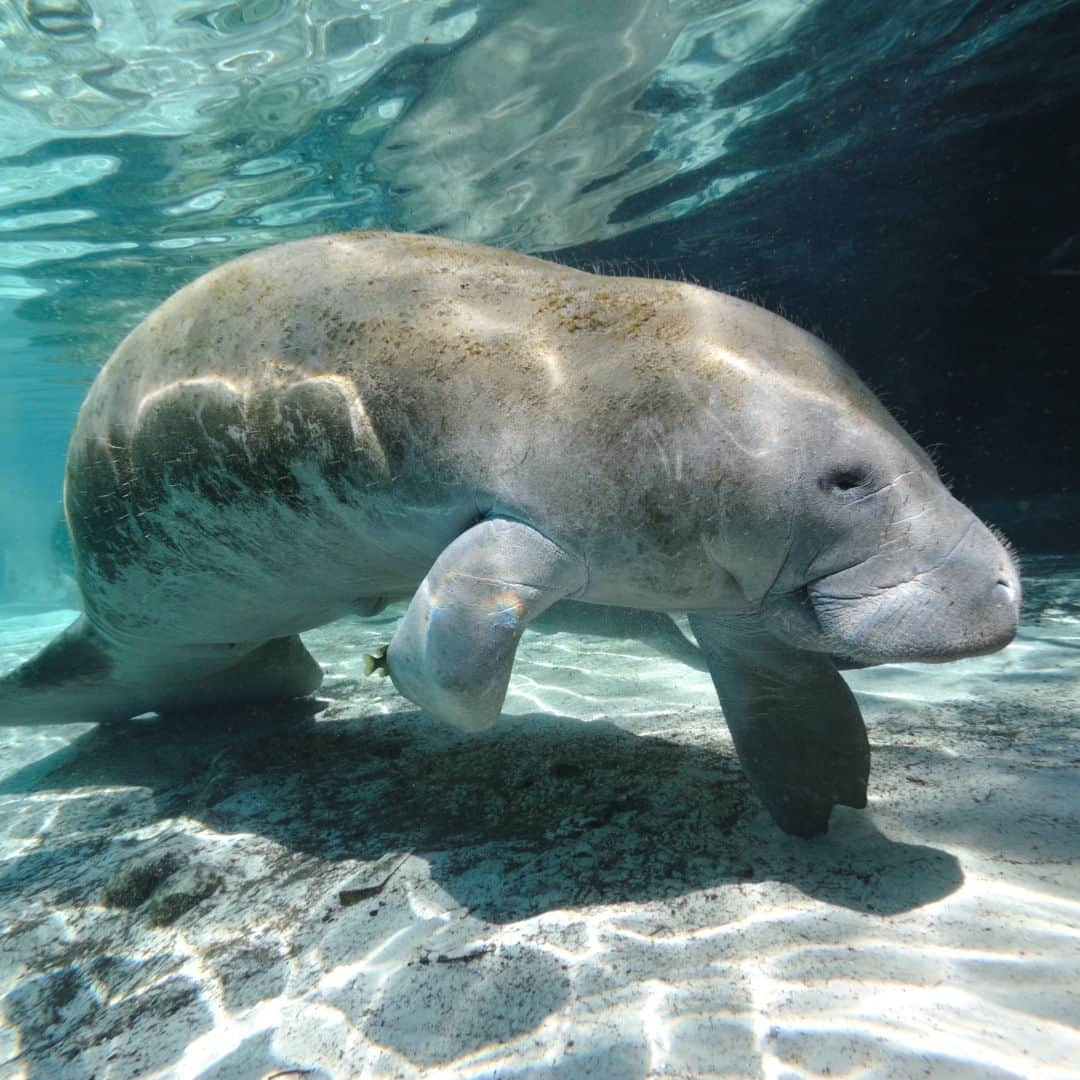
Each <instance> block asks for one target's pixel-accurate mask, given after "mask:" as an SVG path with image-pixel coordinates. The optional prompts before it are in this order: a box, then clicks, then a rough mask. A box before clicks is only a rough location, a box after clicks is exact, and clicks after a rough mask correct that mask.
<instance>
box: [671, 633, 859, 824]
mask: <svg viewBox="0 0 1080 1080" xmlns="http://www.w3.org/2000/svg"><path fill="white" fill-rule="evenodd" d="M690 626H691V628H692V629H693V631H694V635H695V636H696V637H697V639H698V642H699V644H700V645H701V648H702V650H703V651H704V653H705V658H706V660H707V661H708V664H709V673H710V674H711V675H712V679H713V684H714V685H715V686H716V692H717V694H718V695H719V697H720V704H721V706H723V709H724V718H725V719H726V720H727V725H728V727H729V728H730V730H731V737H732V739H733V740H734V742H735V749H736V750H737V751H738V754H739V761H740V762H741V763H742V767H743V769H744V770H745V772H746V775H747V777H748V778H749V780H750V784H751V786H752V787H753V789H754V791H755V793H756V794H757V795H758V797H759V798H760V799H761V801H762V802H763V803H764V804H765V806H766V807H767V809H768V811H769V813H770V814H771V815H772V817H773V820H775V821H776V823H777V825H779V826H780V828H781V829H783V830H784V832H787V833H792V834H794V835H796V836H814V835H816V834H817V833H822V832H824V831H825V830H826V829H827V828H828V825H829V815H830V814H831V813H832V808H833V806H835V805H836V804H838V803H840V804H843V805H845V806H853V807H856V808H857V809H861V808H862V807H864V806H865V805H866V783H867V779H868V777H869V774H870V744H869V742H868V741H867V738H866V728H865V726H864V725H863V719H862V714H861V713H860V712H859V706H858V705H857V704H856V701H855V697H854V695H853V694H852V693H851V691H850V690H849V689H848V686H847V684H846V683H845V682H844V680H843V679H842V678H841V677H840V674H839V672H838V671H837V670H836V665H835V664H834V663H833V661H832V658H831V657H829V656H826V655H825V654H824V653H813V652H807V651H804V650H801V649H795V648H793V647H791V646H790V645H786V644H784V643H783V642H782V641H780V640H778V639H777V638H775V637H773V636H772V635H771V634H770V633H768V632H767V631H766V630H765V629H764V628H763V627H762V625H761V623H760V621H759V620H758V619H757V618H756V617H755V616H752V615H750V616H745V615H739V616H719V615H713V614H693V615H691V616H690Z"/></svg>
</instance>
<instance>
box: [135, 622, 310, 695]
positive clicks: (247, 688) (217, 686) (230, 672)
mask: <svg viewBox="0 0 1080 1080" xmlns="http://www.w3.org/2000/svg"><path fill="white" fill-rule="evenodd" d="M163 681H164V683H165V685H163V686H162V689H161V691H160V693H159V695H158V697H159V700H158V704H157V705H156V706H154V708H155V711H163V710H166V709H171V708H187V707H190V706H194V705H232V704H235V705H248V704H258V703H260V702H269V701H288V700H289V699H291V698H298V697H306V696H307V695H308V694H311V693H314V691H316V690H318V688H319V687H320V686H321V685H322V681H323V670H322V668H321V667H320V666H319V664H318V662H317V661H316V660H315V658H314V657H313V656H312V655H311V653H309V652H308V651H307V649H306V648H304V643H303V642H302V641H301V640H300V638H299V637H297V636H295V635H294V636H292V637H280V638H273V639H272V640H270V641H267V642H264V643H263V644H262V645H259V646H258V647H257V648H254V649H252V650H251V651H250V652H245V653H243V655H242V656H241V657H240V658H239V659H238V660H236V662H235V663H232V664H229V665H228V666H227V667H221V668H220V669H218V670H215V671H214V672H213V673H212V674H201V673H199V672H198V671H197V670H194V671H192V674H191V676H190V678H181V679H177V680H168V679H167V680H163Z"/></svg>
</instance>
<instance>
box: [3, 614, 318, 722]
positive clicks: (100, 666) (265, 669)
mask: <svg viewBox="0 0 1080 1080" xmlns="http://www.w3.org/2000/svg"><path fill="white" fill-rule="evenodd" d="M321 682H322V669H321V668H320V667H319V665H318V664H317V663H316V662H315V661H314V660H313V659H312V657H311V655H310V654H309V653H308V651H307V649H305V648H304V646H303V644H302V643H301V641H300V639H299V638H298V637H290V638H277V639H275V640H273V641H268V642H265V643H264V644H261V645H259V646H257V647H256V648H254V649H247V650H241V651H239V654H238V655H237V656H236V657H235V658H234V657H233V655H232V653H231V651H230V650H229V649H228V647H227V646H210V647H196V648H194V649H191V650H185V649H184V648H182V647H181V648H178V649H176V650H175V651H170V652H166V653H165V654H158V655H154V654H152V653H151V652H150V650H149V648H148V647H146V646H144V647H143V649H142V650H140V651H134V652H131V653H129V654H128V655H123V654H121V653H119V652H118V651H117V649H116V648H115V647H114V646H113V645H112V644H110V643H109V642H108V641H107V640H106V639H105V638H103V637H102V636H101V634H99V633H98V631H97V630H95V629H94V627H93V626H92V625H91V624H90V623H89V621H88V620H87V619H86V617H85V616H80V617H79V618H78V619H76V620H75V622H73V623H72V624H71V625H70V626H69V627H68V628H67V629H66V630H64V631H63V632H62V633H61V634H59V635H58V636H57V637H55V638H54V639H53V640H52V641H51V642H49V644H48V645H46V646H45V648H44V649H42V650H41V652H39V653H38V654H37V655H36V656H34V657H32V658H31V659H30V660H28V661H27V662H26V663H25V664H23V665H22V666H21V667H18V668H16V669H15V670H14V671H12V672H10V673H9V674H7V675H5V676H4V677H3V678H0V727H21V726H24V725H31V724H73V723H86V722H103V721H109V720H125V719H127V718H128V717H131V716H136V715H138V714H139V713H142V712H150V711H162V710H165V709H170V708H177V707H184V706H189V705H208V704H229V703H242V702H257V701H279V700H282V699H286V698H293V697H301V696H303V695H305V694H309V693H311V692H312V691H313V690H315V689H317V688H318V686H319V685H320V683H321Z"/></svg>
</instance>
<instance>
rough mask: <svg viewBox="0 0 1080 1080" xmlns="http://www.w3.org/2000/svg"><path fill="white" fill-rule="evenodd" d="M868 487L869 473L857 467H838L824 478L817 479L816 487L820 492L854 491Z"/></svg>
mask: <svg viewBox="0 0 1080 1080" xmlns="http://www.w3.org/2000/svg"><path fill="white" fill-rule="evenodd" d="M869 485H870V472H869V470H868V469H863V468H860V467H859V466H858V465H838V466H837V467H836V468H834V469H830V470H829V471H828V472H827V473H825V475H824V476H819V477H818V487H819V488H821V490H822V491H838V492H845V491H855V490H856V489H857V488H865V487H869Z"/></svg>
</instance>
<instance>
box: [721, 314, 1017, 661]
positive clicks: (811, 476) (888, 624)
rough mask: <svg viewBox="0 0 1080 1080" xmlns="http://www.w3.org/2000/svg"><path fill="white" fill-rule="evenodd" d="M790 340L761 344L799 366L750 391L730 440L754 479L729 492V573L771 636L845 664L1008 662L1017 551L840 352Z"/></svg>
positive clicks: (790, 334)
mask: <svg viewBox="0 0 1080 1080" xmlns="http://www.w3.org/2000/svg"><path fill="white" fill-rule="evenodd" d="M763 317H764V316H762V318H763ZM777 321H778V322H782V320H777ZM784 326H785V327H786V328H787V329H781V330H777V329H776V327H775V326H773V327H771V328H770V337H769V338H768V339H767V340H765V341H764V342H758V345H759V347H760V348H761V349H762V351H763V352H764V351H765V346H767V345H769V344H771V343H772V342H773V341H775V340H780V341H781V343H782V344H783V345H784V346H785V348H786V356H787V359H786V361H785V363H784V365H780V364H777V363H773V364H772V367H771V370H770V369H766V371H765V372H764V373H763V375H762V376H761V377H759V378H758V379H755V380H754V385H755V387H757V386H761V387H764V388H765V389H764V390H763V391H762V394H763V395H764V396H762V397H761V398H760V399H759V400H757V401H756V402H754V406H753V408H751V409H748V410H746V414H747V415H749V416H751V417H753V418H754V424H755V425H756V426H743V427H742V428H741V429H739V430H735V429H734V428H731V427H730V425H725V429H726V431H727V434H728V438H729V445H728V448H727V450H726V453H727V454H728V455H733V456H735V457H737V458H738V460H739V463H740V464H739V468H740V469H742V470H743V471H744V473H746V472H747V471H748V477H747V480H748V482H746V483H743V484H742V485H741V487H739V488H735V487H731V488H730V489H729V490H730V491H731V492H733V497H732V504H733V505H737V506H738V507H739V510H738V512H737V513H735V514H734V515H732V516H731V517H730V518H729V519H728V520H726V521H723V522H722V529H721V532H722V534H723V535H722V536H721V538H720V543H721V544H723V545H724V547H725V548H726V549H729V550H734V551H736V557H735V558H734V559H731V560H730V561H729V563H728V565H727V567H726V569H727V570H729V572H730V573H731V575H732V576H733V577H734V578H735V579H736V580H737V581H738V582H739V584H740V586H741V588H742V591H743V593H744V594H745V596H746V597H747V599H748V600H749V601H750V602H751V603H752V604H753V605H755V606H756V607H758V608H759V610H760V611H761V612H762V614H763V616H764V619H765V622H766V624H767V625H768V627H769V629H770V631H771V632H772V633H773V634H775V635H776V636H777V637H779V638H781V639H783V640H785V641H788V642H789V643H790V644H793V645H795V646H797V647H800V648H806V649H811V650H813V651H818V652H828V653H831V654H833V655H834V656H837V657H838V658H841V659H842V660H844V661H846V662H847V663H848V664H854V665H856V666H862V665H869V664H881V663H895V662H903V661H927V662H938V661H946V660H956V659H959V658H961V657H966V656H978V655H982V654H984V653H991V652H995V651H996V650H998V649H1001V648H1004V646H1006V645H1008V644H1009V642H1010V641H1012V640H1013V638H1014V637H1015V635H1016V631H1017V624H1018V619H1019V612H1020V579H1019V573H1018V570H1017V566H1016V563H1015V561H1014V559H1013V557H1012V554H1011V553H1010V551H1009V549H1008V547H1007V545H1006V543H1005V542H1004V541H1003V540H1002V539H1001V538H1000V537H999V536H998V535H997V534H996V533H995V532H994V531H993V530H992V529H990V528H989V527H988V526H986V525H984V524H983V523H982V522H981V521H980V520H979V519H978V518H977V517H976V516H975V515H974V514H973V513H972V512H971V511H970V510H969V509H967V507H965V506H964V505H962V504H961V503H960V502H958V501H957V500H956V499H955V498H953V496H952V495H951V494H950V493H949V491H948V490H947V488H946V487H945V485H944V483H943V482H942V481H941V479H940V477H939V476H938V473H937V470H936V468H935V467H934V465H933V463H932V462H931V460H930V459H929V458H928V457H927V455H926V454H925V453H924V452H923V451H922V450H921V449H920V448H919V447H918V445H917V444H916V443H915V442H914V440H913V439H912V438H911V437H910V436H909V435H908V434H907V433H906V432H905V431H904V430H903V428H902V427H901V426H900V425H899V424H898V423H897V422H896V421H895V420H894V419H893V417H892V416H891V415H890V414H889V413H888V411H887V410H886V409H885V408H884V407H883V406H882V405H881V403H880V402H879V401H878V400H877V398H876V397H875V396H874V395H873V394H872V393H871V392H870V390H869V389H868V388H867V387H866V386H865V385H863V384H862V383H861V382H860V381H859V380H858V378H857V377H856V376H855V375H854V373H853V372H851V370H850V369H849V368H847V366H846V365H844V364H843V362H842V361H841V360H840V359H839V358H838V357H836V355H835V354H834V353H832V352H831V350H829V349H828V348H827V347H826V346H825V345H824V344H822V343H821V342H819V341H817V339H816V338H813V337H811V336H810V335H808V334H803V333H802V332H801V331H797V330H796V329H795V328H793V327H790V324H784ZM762 418H764V419H762ZM718 561H720V560H718Z"/></svg>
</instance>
